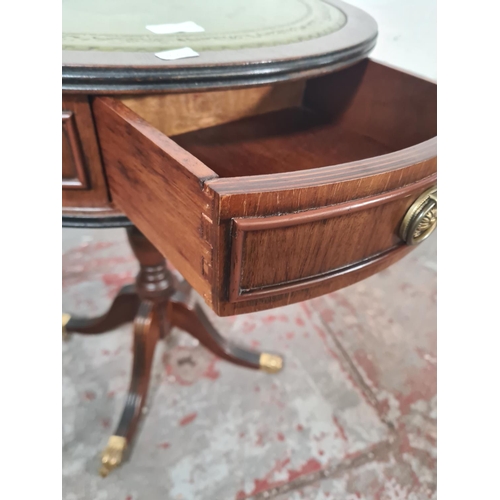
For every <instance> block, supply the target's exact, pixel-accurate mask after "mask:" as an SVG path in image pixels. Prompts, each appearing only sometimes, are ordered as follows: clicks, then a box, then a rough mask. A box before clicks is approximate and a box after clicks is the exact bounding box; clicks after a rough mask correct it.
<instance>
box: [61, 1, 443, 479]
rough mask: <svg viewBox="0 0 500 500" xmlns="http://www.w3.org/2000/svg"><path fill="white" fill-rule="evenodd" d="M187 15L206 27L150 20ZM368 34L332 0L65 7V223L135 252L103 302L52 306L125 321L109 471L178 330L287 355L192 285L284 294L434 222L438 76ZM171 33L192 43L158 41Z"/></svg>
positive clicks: (79, 321) (260, 305)
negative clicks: (130, 331) (401, 66)
mask: <svg viewBox="0 0 500 500" xmlns="http://www.w3.org/2000/svg"><path fill="white" fill-rule="evenodd" d="M185 21H193V22H195V23H196V24H198V25H199V26H202V27H203V29H204V31H198V32H191V33H185V32H181V33H171V34H155V33H152V32H151V31H148V30H147V29H146V25H155V24H164V23H181V22H185ZM376 37H377V25H376V23H375V21H374V20H373V19H372V18H371V17H370V16H368V15H367V14H365V13H364V12H362V11H360V10H358V9H356V8H354V7H352V6H350V5H348V4H345V3H343V2H341V1H340V0H273V1H272V2H269V0H253V1H252V2H248V1H245V0H237V1H231V2H229V1H227V2H225V1H223V0H217V1H210V2H207V1H205V0H189V1H188V0H185V1H183V2H174V1H173V0H164V1H163V2H158V1H155V0H129V1H127V2H123V1H119V0H106V1H104V0H68V1H65V2H64V3H63V68H62V84H63V98H62V137H63V141H62V149H63V157H62V158H63V160H62V193H63V226H66V227H126V228H127V232H128V236H129V241H130V243H131V245H132V249H133V251H134V253H135V255H136V256H137V258H138V260H139V262H140V266H141V267H140V272H139V274H138V276H137V279H136V283H135V284H134V285H130V286H127V287H125V288H124V289H122V290H121V291H120V293H119V294H118V296H117V297H116V299H115V300H114V302H113V304H112V306H111V308H110V309H109V311H108V312H107V313H106V314H105V315H104V316H102V317H100V318H91V319H83V318H78V317H75V316H70V315H69V314H65V315H63V330H64V331H65V332H67V333H68V332H78V333H82V334H97V333H102V332H105V331H108V330H110V329H113V328H115V327H116V326H118V325H120V324H122V323H124V322H127V321H134V360H133V366H132V379H131V383H130V389H129V395H128V397H127V400H126V404H125V409H124V411H123V414H122V417H121V420H120V422H119V424H118V427H117V429H116V431H115V433H114V435H113V436H112V437H111V438H110V440H109V443H108V446H107V448H106V449H105V450H104V452H103V455H102V471H101V472H102V474H103V475H106V474H107V473H108V472H109V471H110V470H111V469H113V468H114V467H116V466H117V465H119V463H120V462H121V461H122V459H123V454H124V452H125V450H126V449H127V445H128V444H129V443H130V442H131V440H132V438H133V436H134V433H135V430H136V427H137V423H138V420H139V417H140V415H141V409H142V407H143V404H144V401H145V398H146V394H147V388H148V382H149V372H150V368H151V363H152V359H153V353H154V349H155V345H156V343H157V341H158V340H159V339H161V338H163V337H164V336H166V335H168V333H169V331H170V329H171V327H173V326H177V327H180V328H182V329H184V330H186V331H187V332H189V333H190V334H192V335H193V336H194V337H196V338H197V339H198V340H199V341H200V342H201V343H202V344H203V345H205V346H206V347H207V348H208V349H210V350H212V351H213V352H214V353H216V354H217V355H219V356H221V357H223V358H225V359H227V360H228V361H231V362H234V363H237V364H240V365H242V366H245V367H248V368H256V369H264V370H267V371H269V372H276V371H278V370H280V369H281V368H282V366H283V360H282V358H281V357H280V356H279V355H277V354H272V353H266V352H255V351H252V350H249V349H246V348H244V347H240V346H236V345H234V344H232V343H231V342H230V341H228V340H226V339H225V338H223V337H222V336H220V335H219V334H218V333H217V332H216V331H215V330H214V328H213V327H212V326H211V325H210V323H209V322H208V320H207V318H206V317H205V315H204V314H203V313H202V311H201V308H200V307H199V306H195V307H194V308H189V307H188V306H187V305H186V304H185V298H186V297H187V295H188V293H189V290H190V289H191V287H192V288H193V289H194V290H196V291H197V292H198V293H199V294H200V296H201V297H202V298H203V300H204V301H205V302H206V304H208V305H209V306H210V307H211V308H212V309H213V310H214V311H215V312H216V313H217V314H218V315H220V316H228V315H234V314H241V313H248V312H252V311H259V310H263V309H269V308H273V307H279V306H282V305H286V304H291V303H294V302H298V301H302V300H307V299H310V298H312V297H316V296H318V295H321V294H325V293H329V292H332V291H334V290H337V289H339V288H342V287H345V286H347V285H350V284H352V283H355V282H357V281H359V280H362V279H364V278H366V277H368V276H370V275H372V274H373V273H376V272H378V271H380V270H382V269H384V268H386V267H387V266H389V265H391V264H392V263H394V262H396V261H397V260H398V259H400V258H402V257H403V256H405V255H406V254H407V253H408V252H410V251H411V250H412V248H414V246H415V245H416V244H418V243H420V242H421V241H423V240H425V238H426V237H427V236H428V235H429V234H430V233H431V232H432V231H433V230H434V229H435V227H436V225H437V188H436V84H435V82H432V81H429V80H427V79H423V78H420V77H417V76H415V75H412V74H409V73H407V72H404V71H400V70H398V69H395V68H391V67H389V66H386V65H384V64H380V63H377V62H375V61H373V60H371V59H369V58H367V56H368V54H369V52H370V50H371V49H372V48H373V46H374V44H375V41H376ZM182 47H190V48H191V49H193V50H195V51H196V52H197V53H198V54H199V55H198V56H197V57H190V58H182V59H177V60H172V61H166V60H162V59H160V58H159V57H157V56H156V55H155V53H157V52H162V51H165V50H171V49H177V48H182ZM165 258H168V259H170V260H171V262H172V264H173V265H174V266H175V268H176V269H178V270H179V272H180V273H181V274H182V275H183V277H184V278H185V280H186V281H185V282H183V283H179V282H178V281H177V280H176V279H175V278H174V277H173V276H172V275H171V274H170V273H169V272H168V271H167V268H166V261H165Z"/></svg>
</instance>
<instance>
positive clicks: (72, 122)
mask: <svg viewBox="0 0 500 500" xmlns="http://www.w3.org/2000/svg"><path fill="white" fill-rule="evenodd" d="M62 189H63V207H64V208H71V207H76V208H86V207H101V206H106V205H108V204H109V197H108V193H107V186H106V182H105V179H104V173H103V169H102V164H101V158H100V154H99V147H98V143H97V137H96V134H95V129H94V124H93V119H92V112H91V108H90V104H89V102H88V98H87V97H86V96H80V95H64V96H63V102H62Z"/></svg>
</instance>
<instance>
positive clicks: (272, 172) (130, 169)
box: [93, 61, 437, 315]
mask: <svg viewBox="0 0 500 500" xmlns="http://www.w3.org/2000/svg"><path fill="white" fill-rule="evenodd" d="M93 109H94V115H95V119H96V125H97V130H98V134H99V140H100V143H101V149H102V153H103V159H104V164H105V168H106V172H107V176H108V180H109V186H110V190H111V194H112V198H113V200H114V202H115V203H116V204H117V205H118V207H119V208H120V209H121V210H122V211H123V212H125V214H126V215H127V216H128V217H129V218H130V219H131V220H132V221H133V222H134V224H136V225H137V226H138V227H139V229H141V231H143V232H144V234H145V235H146V236H147V237H148V238H149V239H150V240H151V241H152V242H153V243H154V244H155V245H156V246H157V247H158V248H159V249H160V250H161V251H162V252H163V253H164V254H165V256H166V257H167V258H169V259H170V260H171V261H172V263H173V265H174V266H176V267H177V268H178V269H179V271H180V272H181V273H182V274H183V275H184V276H185V278H186V279H187V280H188V281H189V282H190V283H191V285H192V286H193V287H194V288H195V289H196V290H197V291H198V292H199V293H200V294H201V295H202V296H203V297H204V299H205V301H206V302H207V303H208V304H209V305H210V306H211V307H212V308H213V309H214V310H215V311H216V312H217V313H218V314H220V315H230V314H236V313H244V312H249V311H255V310H259V309H265V308H270V307H275V306H279V305H284V304H289V303H291V302H296V301H299V300H306V299H308V298H311V297H314V296H317V295H320V294H323V293H328V292H330V291H333V290H336V289H338V288H341V287H344V286H347V285H349V284H351V283H354V282H356V281H359V280H360V279H364V278H366V277H368V276H370V275H371V274H373V273H375V272H378V271H380V270H382V269H384V268H385V267H387V266H388V265H390V264H392V263H393V262H395V261H397V260H398V259H400V258H401V257H403V256H404V255H406V254H407V253H408V252H409V251H410V250H411V249H412V248H413V247H412V246H410V245H408V244H407V238H406V236H404V234H406V233H404V234H403V233H402V232H401V227H402V223H403V221H404V220H406V219H408V217H406V219H405V216H406V214H408V213H409V212H411V210H413V208H411V207H413V206H414V203H415V200H417V199H418V198H419V196H421V195H422V193H424V192H426V191H427V190H428V189H429V188H430V187H432V186H434V185H435V183H436V138H435V135H436V85H435V84H434V83H433V82H428V81H426V80H422V79H420V78H416V77H414V76H412V75H409V74H406V73H403V72H400V71H397V70H394V69H392V68H388V67H386V66H383V65H380V64H377V63H374V62H372V61H365V62H363V63H361V64H358V65H356V66H354V67H352V68H350V69H348V70H344V71H342V72H339V73H336V74H332V75H329V76H328V77H322V78H320V79H314V80H311V81H309V82H308V83H307V85H306V88H305V92H304V94H303V96H302V99H301V104H300V106H292V107H290V108H287V109H282V110H279V111H274V112H269V113H265V114H263V115H259V116H255V117H251V118H246V119H244V120H240V121H238V122H233V123H229V124H224V125H218V126H214V127H209V128H206V129H203V130H198V131H191V132H188V133H185V134H182V135H177V136H173V137H167V135H165V134H164V133H163V132H162V131H161V130H159V129H158V128H155V127H153V126H152V125H150V124H149V123H148V122H146V121H145V120H143V119H142V118H141V117H140V116H139V115H138V114H137V113H136V112H133V111H132V110H130V109H129V108H128V107H127V106H126V105H124V104H123V103H122V102H120V100H119V99H112V98H97V99H96V100H95V102H94V108H93ZM436 203H437V202H436ZM411 213H412V214H413V212H411ZM415 213H416V212H415ZM434 213H435V212H433V214H434ZM412 217H413V219H411V221H410V222H411V224H410V226H411V227H412V228H413V229H412V231H415V228H416V227H417V223H418V220H417V219H415V217H416V216H415V217H414V216H413V215H412ZM415 221H416V222H415ZM412 224H413V225H412ZM407 226H408V224H407ZM408 227H409V226H408ZM418 227H419V228H420V229H421V228H422V227H423V226H422V225H420V226H418ZM415 241H417V239H414V240H412V242H415Z"/></svg>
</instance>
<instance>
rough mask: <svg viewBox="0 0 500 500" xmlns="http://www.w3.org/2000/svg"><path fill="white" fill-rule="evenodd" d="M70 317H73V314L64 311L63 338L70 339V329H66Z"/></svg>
mask: <svg viewBox="0 0 500 500" xmlns="http://www.w3.org/2000/svg"><path fill="white" fill-rule="evenodd" d="M70 319H71V314H66V313H63V315H62V339H63V340H68V339H69V333H68V330H66V325H67V324H68V321H69V320H70Z"/></svg>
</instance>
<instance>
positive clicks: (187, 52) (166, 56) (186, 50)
mask: <svg viewBox="0 0 500 500" xmlns="http://www.w3.org/2000/svg"><path fill="white" fill-rule="evenodd" d="M199 55H200V54H198V52H195V51H194V50H193V49H191V48H190V47H183V48H182V49H174V50H164V51H163V52H157V53H156V54H155V56H156V57H158V58H160V59H163V60H164V61H175V60H176V59H184V58H185V57H198V56H199Z"/></svg>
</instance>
